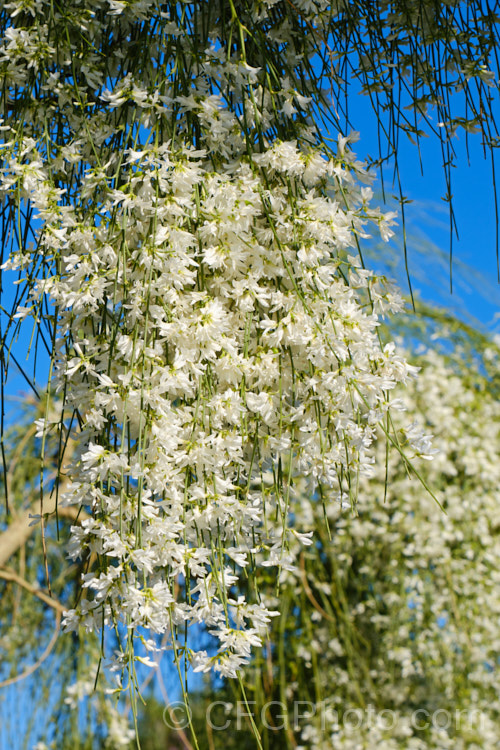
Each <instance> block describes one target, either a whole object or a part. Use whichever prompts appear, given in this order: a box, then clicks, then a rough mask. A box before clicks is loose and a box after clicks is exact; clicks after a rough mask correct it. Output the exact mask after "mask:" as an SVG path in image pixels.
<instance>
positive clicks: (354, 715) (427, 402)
mask: <svg viewBox="0 0 500 750" xmlns="http://www.w3.org/2000/svg"><path fill="white" fill-rule="evenodd" d="M400 333H401V329H400ZM403 333H404V337H403V338H404V339H405V340H406V342H407V343H409V342H411V344H412V346H413V347H416V346H417V343H418V341H419V340H420V341H421V342H422V340H423V341H424V342H426V344H425V346H424V345H422V344H421V345H420V352H419V354H418V356H416V357H415V360H414V361H416V362H418V364H419V365H420V366H421V368H422V369H421V371H420V374H419V377H418V378H417V379H416V380H415V381H412V383H411V384H410V385H409V386H407V387H406V388H405V390H404V393H402V394H401V396H402V398H403V400H404V402H405V404H406V408H407V413H406V417H408V416H409V417H411V418H413V419H415V421H416V422H420V426H421V427H423V428H424V430H425V431H426V432H427V431H428V432H429V433H432V434H434V436H435V438H434V442H435V443H437V444H439V446H440V451H439V453H438V454H436V455H435V456H434V459H433V461H430V462H427V463H426V464H425V466H424V467H423V468H422V472H423V474H424V476H425V478H426V480H427V481H428V482H429V483H430V484H431V485H432V486H433V487H434V488H436V490H437V491H438V495H439V499H440V501H441V503H442V506H443V508H442V509H440V508H439V507H438V506H437V504H436V503H435V502H434V501H433V499H432V498H431V497H429V495H428V494H427V493H426V492H425V490H423V488H422V486H421V484H419V483H418V482H416V481H415V478H412V477H411V475H410V474H409V473H407V472H405V469H404V465H403V464H402V463H401V462H400V461H397V460H395V458H394V456H393V455H391V454H389V455H388V456H387V474H386V473H385V471H384V468H383V467H384V460H385V457H384V446H383V445H382V444H381V445H380V446H379V451H380V455H379V456H378V457H377V458H378V461H375V464H374V475H373V476H372V477H371V479H370V482H369V483H368V482H367V481H366V480H362V481H361V482H360V487H359V492H358V504H357V513H356V514H354V515H353V514H352V513H351V511H350V510H349V509H344V510H342V509H341V508H339V507H338V506H337V507H330V508H328V510H327V517H328V526H329V529H330V533H329V534H328V532H327V530H326V528H325V522H324V517H323V509H322V507H321V503H320V502H319V499H318V501H317V502H316V503H315V504H314V503H312V504H311V503H310V502H308V501H304V494H305V493H307V492H308V491H309V490H308V489H307V487H305V486H304V484H301V483H300V482H297V483H296V484H295V486H294V491H293V501H292V502H291V512H292V513H293V516H294V519H295V523H296V524H297V525H298V526H300V528H302V529H307V528H308V529H309V530H311V531H313V532H314V534H313V537H314V539H315V540H316V543H315V544H314V545H311V546H309V547H307V548H306V549H302V550H299V551H298V553H297V557H296V565H295V569H294V570H288V571H285V572H283V573H282V576H281V583H280V587H279V594H277V592H276V583H275V580H274V579H273V578H272V577H270V576H268V577H267V578H266V576H265V573H264V572H263V571H261V572H260V575H261V578H262V580H261V581H260V590H261V593H262V595H263V596H267V597H269V599H268V601H269V606H276V607H277V608H279V611H280V615H279V617H277V618H276V619H274V620H273V623H272V629H271V633H270V638H269V641H268V643H267V644H266V647H265V648H264V649H263V651H261V652H260V653H259V654H257V655H256V656H255V658H254V659H253V661H252V663H251V666H250V667H249V668H247V669H246V671H245V687H246V694H247V697H248V700H249V706H250V708H249V709H248V710H249V711H250V712H251V713H252V714H253V716H254V717H255V722H256V724H257V728H258V730H259V732H260V733H261V736H262V743H263V745H264V746H265V747H269V748H273V749H274V748H276V750H277V749H278V748H288V747H289V748H294V747H301V748H311V750H313V749H314V750H319V749H321V750H326V749H328V748H332V749H333V748H335V749H337V748H348V749H349V750H354V748H361V747H363V748H364V747H366V748H374V747H375V748H379V747H380V748H395V749H396V748H405V749H408V750H426V749H429V750H430V749H431V748H432V749H433V750H434V749H435V748H460V749H462V748H464V749H465V748H468V749H472V748H475V749H477V748H483V747H491V748H494V747H497V746H498V736H499V725H500V704H499V702H498V693H499V680H500V666H499V662H498V648H499V642H498V614H499V609H500V601H499V597H498V590H499V589H498V583H499V581H498V570H499V568H500V566H499V560H500V496H499V490H498V488H499V479H500V477H499V467H498V460H497V457H498V450H499V446H500V419H499V404H498V389H499V379H498V365H499V355H500V349H499V342H498V340H496V343H495V340H493V341H492V340H488V338H487V337H483V336H481V335H480V334H477V333H475V332H474V331H472V330H471V329H470V328H467V327H466V326H464V325H463V324H461V323H458V322H457V321H454V320H453V319H452V318H450V317H449V316H446V315H443V314H441V313H439V312H437V311H433V312H430V311H428V315H422V317H421V318H420V319H419V320H418V321H417V322H416V323H415V321H412V322H411V323H410V325H409V327H408V329H406V331H403ZM497 338H498V337H497ZM429 339H430V340H431V341H432V348H429V343H430V342H429ZM398 419H399V415H398V417H395V425H394V426H395V429H396V431H397V430H398V428H399V423H398ZM485 435H487V436H488V440H485ZM264 592H266V593H264ZM246 713H247V708H246V706H245V705H244V703H243V701H242V696H241V694H238V693H234V691H233V690H232V689H231V686H230V685H229V684H228V685H226V686H221V685H220V684H219V686H218V687H217V686H214V685H213V684H212V687H211V688H210V687H208V686H207V688H206V691H205V692H204V693H200V695H199V696H198V698H197V699H196V700H194V701H193V715H194V717H195V720H196V722H197V729H198V732H199V734H200V736H201V737H203V738H204V746H207V747H208V746H210V747H214V748H216V749H218V748H223V747H224V748H227V747H233V746H234V747H247V746H248V747H253V746H254V742H255V740H254V739H253V737H252V734H251V733H250V731H249V722H248V719H247V718H245V714H246ZM147 715H148V714H147V710H146V716H147ZM178 715H179V717H181V718H185V714H183V713H182V712H179V714H178ZM162 723H163V724H164V722H162ZM170 725H171V727H172V726H173V725H172V722H170ZM223 727H224V728H225V729H224V730H222V729H221V728H223ZM162 731H163V733H164V734H163V735H162ZM156 733H157V737H161V736H165V737H167V736H168V737H169V738H170V739H169V741H170V742H171V743H172V744H173V746H178V747H184V745H183V743H182V742H181V741H180V740H179V737H178V736H176V733H175V730H174V729H173V728H171V729H170V730H167V729H166V728H165V726H163V729H162V730H161V728H159V727H158V726H157V728H156ZM165 741H166V740H165ZM156 747H160V744H155V741H154V740H153V739H150V740H149V742H148V743H147V744H146V745H145V750H149V748H151V750H152V749H153V748H156Z"/></svg>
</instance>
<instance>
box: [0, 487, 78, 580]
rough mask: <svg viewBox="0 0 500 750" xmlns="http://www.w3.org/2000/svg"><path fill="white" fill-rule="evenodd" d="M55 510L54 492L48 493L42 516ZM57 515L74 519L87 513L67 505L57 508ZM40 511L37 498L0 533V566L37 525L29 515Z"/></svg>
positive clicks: (25, 540)
mask: <svg viewBox="0 0 500 750" xmlns="http://www.w3.org/2000/svg"><path fill="white" fill-rule="evenodd" d="M55 510H56V497H55V492H54V493H53V494H52V495H48V496H47V497H46V498H45V500H44V503H43V514H44V516H52V515H53V514H54V513H55ZM57 512H58V515H59V517H61V518H69V519H72V520H76V518H77V516H78V518H79V519H80V520H83V519H84V518H87V517H88V516H87V514H86V513H84V512H83V511H81V510H80V511H79V508H76V507H67V508H61V507H59V508H58V509H57ZM39 513H40V502H39V501H38V500H37V501H36V502H34V503H33V505H32V506H31V507H30V508H28V510H26V511H24V513H22V514H20V515H19V517H18V518H17V519H16V520H15V521H14V522H13V523H11V524H10V525H9V526H7V528H6V529H5V531H2V533H1V534H0V568H1V567H4V566H5V564H6V563H7V562H8V561H9V559H10V558H11V557H12V555H13V554H15V553H16V552H17V550H18V549H19V548H20V547H22V546H23V544H25V543H26V542H27V541H28V539H29V538H30V536H31V535H32V534H33V532H34V531H35V528H36V526H37V525H38V524H37V523H36V521H35V522H34V519H33V518H32V517H31V516H36V515H39Z"/></svg>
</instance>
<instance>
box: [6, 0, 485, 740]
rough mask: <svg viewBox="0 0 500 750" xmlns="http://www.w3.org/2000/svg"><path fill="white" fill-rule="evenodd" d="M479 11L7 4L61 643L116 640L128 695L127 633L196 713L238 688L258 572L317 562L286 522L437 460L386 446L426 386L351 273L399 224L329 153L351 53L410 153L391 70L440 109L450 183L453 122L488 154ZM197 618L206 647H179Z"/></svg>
mask: <svg viewBox="0 0 500 750" xmlns="http://www.w3.org/2000/svg"><path fill="white" fill-rule="evenodd" d="M469 5H470V11H471V13H472V16H470V15H468V16H467V17H464V15H463V14H462V12H461V9H457V8H451V7H450V6H449V5H448V4H447V3H444V4H442V6H439V7H436V6H435V4H434V3H433V4H432V5H431V4H427V3H422V4H421V5H420V6H419V12H418V13H414V12H410V11H411V9H410V8H409V7H407V6H406V5H402V6H401V7H399V6H397V7H394V8H393V7H392V6H391V5H390V4H386V3H380V7H378V8H377V11H378V13H377V14H376V16H375V17H374V16H373V13H372V5H371V4H366V5H363V4H360V5H359V7H358V9H357V10H354V9H353V8H352V6H351V4H341V5H338V6H335V7H330V4H328V3H323V2H319V3H317V4H312V3H302V2H299V3H297V4H294V3H290V2H270V1H268V2H253V3H247V2H233V1H232V0H230V1H229V2H228V3H226V2H221V3H212V2H210V3H209V2H202V3H164V4H158V3H156V2H150V1H149V0H139V1H137V2H136V1H134V2H121V1H120V0H111V1H109V0H106V2H104V1H101V0H100V1H99V2H97V3H92V4H91V5H90V4H87V3H86V2H83V1H82V2H80V1H78V0H75V1H74V2H70V3H66V4H62V3H59V2H56V1H55V0H52V2H45V0H34V1H33V2H31V1H30V0H28V1H26V0H22V1H21V2H19V1H18V0H15V1H14V2H11V3H6V4H4V6H3V8H2V11H1V16H0V22H1V24H2V46H1V47H0V77H1V80H2V102H1V106H2V124H1V127H2V132H3V135H4V143H3V145H2V151H1V156H2V161H1V165H0V196H1V200H2V206H3V236H4V240H5V242H4V249H5V251H6V253H8V256H9V257H8V258H7V257H5V258H4V261H5V262H4V264H3V270H4V271H5V272H6V273H7V274H8V275H7V279H8V280H9V281H10V280H11V279H12V278H13V277H12V274H13V273H17V274H18V282H19V286H18V292H17V293H16V295H15V299H14V304H13V307H12V312H11V314H10V318H9V320H8V323H7V330H6V332H5V333H4V335H3V344H4V358H3V360H2V367H3V369H4V371H6V370H8V367H9V363H10V361H11V357H12V356H13V353H12V352H11V344H12V340H13V337H15V334H16V332H17V330H18V326H19V321H20V320H24V319H30V318H31V319H32V320H33V321H34V326H35V333H34V340H35V346H37V347H45V348H46V349H47V351H48V352H49V354H50V360H51V364H50V376H49V381H50V382H49V389H48V391H47V396H46V415H45V418H44V420H43V422H41V423H40V424H39V433H38V434H39V437H40V439H41V450H40V453H41V462H42V465H43V460H44V455H45V451H46V446H47V441H48V440H49V437H50V436H51V435H52V434H54V435H55V436H56V440H58V441H59V445H60V446H61V447H62V446H64V445H65V444H66V442H67V440H68V438H69V436H71V440H74V441H76V442H77V444H78V445H77V448H76V450H75V452H74V453H73V455H72V458H71V460H70V459H69V458H68V459H67V465H65V464H64V459H63V458H61V460H60V463H59V469H58V471H59V475H60V476H59V479H60V478H61V476H62V474H61V471H62V470H64V472H66V474H67V476H68V477H69V478H70V480H72V484H71V486H70V487H69V488H65V491H64V492H63V493H61V498H60V507H61V508H63V507H66V508H68V507H75V508H76V511H77V513H78V511H79V509H80V510H82V511H85V513H86V514H87V515H88V517H87V518H84V519H83V520H82V522H81V523H80V524H77V525H75V526H74V527H73V528H72V531H71V540H70V546H69V556H70V558H71V559H73V560H76V561H82V562H83V563H84V564H85V565H86V570H87V572H86V573H85V574H84V576H83V578H82V580H81V589H80V592H79V599H78V603H77V606H75V607H74V608H72V609H70V610H69V611H68V613H67V615H66V617H65V620H64V625H65V628H66V629H67V630H76V629H78V628H79V627H83V628H85V629H86V630H87V631H89V632H94V631H102V629H103V628H106V627H107V626H110V627H112V628H114V631H115V635H116V638H117V640H118V643H119V648H118V649H117V650H116V651H115V653H114V655H113V657H112V668H113V669H114V670H115V671H116V672H117V678H118V685H117V689H118V690H121V689H122V687H123V686H125V685H128V686H129V687H130V686H131V687H132V688H135V687H137V679H136V675H135V659H136V657H137V649H136V647H137V643H138V641H140V643H145V644H146V647H147V648H150V649H151V650H152V651H154V649H155V648H156V646H155V643H154V640H153V639H151V640H148V639H146V640H144V638H143V635H142V632H139V631H138V629H139V628H146V629H147V630H149V632H150V633H151V634H152V635H153V636H154V635H158V634H164V633H167V634H168V636H169V640H168V642H169V644H170V646H171V647H172V648H173V649H174V655H175V661H176V664H177V668H178V671H179V676H180V678H181V683H182V685H183V690H184V693H185V697H187V695H186V693H187V689H186V687H185V682H184V673H185V671H186V669H187V668H188V666H189V665H191V666H192V667H194V669H195V670H198V671H202V672H207V671H210V670H215V672H217V673H219V674H220V675H222V676H231V677H239V679H240V680H241V671H242V668H243V667H244V666H245V664H247V663H248V661H249V659H250V655H251V649H252V647H259V646H261V644H262V638H263V636H264V634H265V632H266V628H267V626H268V625H269V624H270V621H271V619H272V617H274V616H276V611H275V610H273V609H271V608H270V607H269V606H266V605H265V604H264V603H263V599H262V597H261V595H260V593H259V588H258V575H257V574H258V571H260V570H261V568H264V569H265V568H272V569H273V570H274V575H275V577H278V578H280V577H281V576H282V574H283V572H284V571H285V572H286V571H287V570H289V569H291V568H293V565H294V562H295V560H296V558H297V555H300V552H299V549H301V547H298V546H297V544H296V542H298V543H299V544H300V545H302V547H307V546H310V545H311V544H312V545H314V544H315V540H314V539H313V538H312V536H311V535H310V534H309V532H308V531H304V529H303V528H302V527H301V526H300V524H299V523H298V520H297V517H296V515H294V514H293V513H291V512H290V509H291V505H292V503H293V495H294V489H293V488H294V484H295V483H296V482H298V481H299V478H300V481H302V478H304V479H303V481H304V482H306V485H307V492H303V495H302V496H303V497H309V498H310V502H311V503H313V502H314V503H316V500H315V499H314V498H316V497H319V498H320V500H321V502H320V505H321V507H322V508H323V514H324V518H325V521H324V522H325V528H328V524H329V521H328V514H329V513H331V508H332V507H334V506H335V504H337V505H339V506H342V505H349V506H350V507H351V508H352V507H354V506H355V505H356V502H357V495H358V489H359V486H361V484H362V482H363V481H364V479H363V477H365V476H366V475H367V474H369V473H371V471H372V464H373V460H374V458H375V456H376V455H377V454H376V442H377V439H380V438H382V440H383V441H384V440H385V441H388V442H389V443H390V444H392V445H394V446H395V447H396V451H397V452H398V453H399V454H401V453H403V454H404V453H405V451H406V452H407V454H408V455H407V456H406V458H405V457H404V456H403V460H404V462H405V465H406V466H407V467H409V463H408V462H409V461H410V460H411V457H412V456H413V455H414V454H415V455H417V456H422V455H423V456H425V455H431V449H430V446H429V443H428V440H427V439H426V437H425V435H424V434H423V433H421V432H420V431H418V430H416V429H414V428H413V427H411V428H408V425H407V426H406V427H405V426H403V427H402V428H401V429H403V435H402V436H401V438H400V436H399V435H398V434H397V433H395V432H394V430H393V424H392V421H391V420H392V417H391V416H390V414H389V404H390V393H391V391H392V390H393V389H394V388H395V387H396V385H397V384H398V383H400V382H406V381H407V380H408V378H409V376H410V375H411V374H413V371H412V368H411V366H409V365H408V364H407V363H406V361H405V360H404V358H403V357H402V356H401V355H400V354H399V353H398V351H397V349H396V348H395V347H394V345H393V344H391V343H388V344H387V345H383V344H381V342H380V339H379V337H378V335H377V334H378V325H379V322H380V320H379V318H380V316H381V315H385V314H389V313H393V312H396V313H397V312H398V311H400V309H401V301H400V298H399V296H398V294H397V293H396V292H395V291H394V290H393V289H392V288H391V287H390V285H388V284H387V283H386V281H385V280H384V279H382V278H378V277H376V276H375V275H373V274H371V273H370V272H369V271H368V270H366V269H365V268H364V266H363V261H362V254H361V246H360V243H361V242H362V241H364V240H365V239H366V238H367V237H368V236H370V234H372V233H373V232H375V231H376V232H380V233H381V235H382V237H383V238H384V239H388V238H389V237H390V235H391V228H390V227H391V224H392V222H393V219H394V216H393V215H391V214H388V213H385V214H384V213H383V212H382V211H381V210H380V209H379V208H378V207H376V206H374V205H373V195H372V191H371V188H370V186H369V185H370V182H371V179H372V177H371V175H370V174H369V173H368V171H367V169H366V168H365V166H364V165H363V164H360V163H359V162H358V161H356V158H355V156H354V154H353V152H352V151H351V150H350V146H349V142H350V141H352V140H353V138H352V136H347V135H339V137H338V138H335V141H334V145H329V142H328V140H327V138H325V136H324V129H323V125H324V121H325V120H324V118H325V117H326V120H327V119H328V116H327V111H328V107H327V105H328V104H329V101H328V95H327V93H326V92H325V90H324V86H323V84H324V83H325V80H328V81H329V82H330V83H331V85H332V86H333V88H334V90H335V91H336V94H335V95H334V100H335V101H337V102H339V101H340V100H341V99H342V95H343V94H342V90H341V89H342V82H343V81H345V74H343V73H342V72H340V73H339V70H342V65H344V66H345V65H350V64H351V62H350V61H351V58H350V57H349V54H350V53H351V52H354V53H355V54H356V55H357V57H358V60H359V70H360V76H361V78H362V85H363V88H364V90H365V91H366V92H367V93H369V94H370V95H375V99H376V102H377V106H376V110H377V112H379V113H380V112H381V111H383V109H384V107H386V106H388V107H389V109H390V111H391V113H393V114H394V115H397V116H396V119H395V120H394V121H391V133H394V132H395V131H398V130H402V131H408V132H410V133H411V134H413V135H415V136H416V137H417V138H418V137H420V132H419V130H418V123H417V121H416V120H415V123H411V122H410V124H408V121H407V120H406V119H404V117H403V115H402V114H401V112H402V111H401V109H400V98H399V94H398V96H397V97H395V91H396V92H397V91H398V86H399V85H400V83H395V82H396V81H397V80H398V79H396V78H395V77H394V75H393V71H394V69H395V68H396V67H398V68H400V70H401V71H403V73H404V75H403V78H402V79H401V81H403V82H404V86H406V87H408V88H409V96H410V99H411V100H412V107H413V113H414V115H415V118H418V116H421V115H422V116H424V118H425V117H426V116H427V113H426V107H427V105H430V106H435V107H437V109H438V114H439V116H440V118H442V119H443V122H442V123H441V124H442V125H443V130H442V138H443V140H442V143H443V147H444V148H445V150H447V156H448V158H447V159H445V165H446V167H447V168H449V166H450V165H451V162H452V159H451V158H450V152H449V148H450V146H449V137H450V136H451V135H452V134H454V132H455V131H456V129H457V127H459V126H464V127H465V128H466V129H468V130H470V129H474V128H475V127H479V128H480V129H481V130H482V132H483V135H484V137H485V140H486V143H487V145H488V146H489V147H491V148H493V147H494V146H495V144H496V140H495V137H496V136H495V132H496V131H495V129H494V127H495V126H494V118H493V116H492V113H491V109H490V108H488V107H483V106H480V105H481V103H482V102H485V103H486V102H488V103H489V101H490V99H489V95H487V94H486V87H487V86H488V85H489V84H490V83H491V82H492V81H491V79H492V75H493V74H492V71H491V70H490V67H491V65H490V58H492V59H493V58H494V52H495V46H496V26H495V17H494V15H493V14H492V13H491V12H490V11H489V10H488V12H483V10H484V9H483V7H482V6H481V5H479V4H476V3H471V4H469ZM359 29H362V30H363V29H366V32H367V40H368V41H367V42H365V41H363V37H361V36H359V33H358V30H359ZM339 40H343V43H342V42H341V41H339ZM351 40H352V41H351ZM337 42H339V43H338V44H337ZM332 43H334V45H335V47H334V48H335V49H336V52H335V53H333V52H332ZM352 43H353V46H351V44H352ZM421 43H423V47H422V49H423V50H424V51H423V53H422V52H420V49H421ZM374 48H375V50H377V52H376V53H374V51H373V50H374ZM436 55H441V57H439V59H440V65H439V66H436V64H435V60H436V57H435V56H436ZM337 64H339V65H340V69H339V68H338V67H336V65H337ZM441 71H446V73H445V75H444V77H443V76H442V75H441ZM456 88H462V89H463V90H464V96H465V99H466V107H465V109H466V117H465V118H463V117H458V118H457V117H455V116H454V114H453V113H452V111H451V109H450V106H449V104H450V99H449V96H448V94H449V93H450V91H451V90H454V89H456ZM381 92H382V93H383V97H382V99H383V104H382V107H381V108H380V106H379V101H380V99H379V94H380V93H381ZM443 94H444V97H443ZM459 101H460V97H459ZM427 122H428V123H429V121H427ZM341 126H342V123H340V122H339V123H338V124H337V125H336V128H337V129H338V128H340V127H341ZM381 127H382V129H383V122H382V125H381ZM391 138H392V136H391V137H389V138H388V144H389V150H391V148H396V147H397V140H395V139H393V138H392V139H391ZM9 274H10V275H9ZM55 395H56V396H57V397H58V398H61V400H62V403H63V407H62V411H61V416H60V417H59V418H58V419H56V420H54V419H52V417H51V402H52V401H53V399H54V396H55ZM397 408H398V406H397V403H393V404H392V409H393V410H395V411H397ZM407 428H408V429H407ZM398 429H399V428H398ZM384 436H385V438H384ZM403 444H406V448H404V449H403V448H402V445H403ZM59 455H61V456H62V451H60V452H59ZM411 470H412V471H415V470H414V469H411ZM44 479H45V478H44V472H43V469H42V470H41V473H40V496H41V497H42V498H43V497H44V490H45V489H46V488H44ZM56 492H58V490H57V488H56ZM314 507H316V506H314ZM312 508H313V506H311V513H314V510H313V509H312ZM42 510H43V508H42ZM276 521H278V523H277V522H276ZM44 525H45V520H44V519H43V513H42V533H43V531H44ZM246 577H249V578H250V579H251V580H252V581H253V582H254V585H253V588H251V589H249V590H248V591H247V592H246V598H245V597H243V599H240V598H238V599H237V600H235V599H234V598H233V590H234V587H235V586H236V585H237V584H238V582H239V581H241V580H242V579H246ZM200 624H202V625H204V626H205V628H206V629H207V631H208V632H209V634H210V635H211V636H212V637H213V648H212V649H211V650H210V649H209V650H208V651H207V650H203V649H202V650H196V649H195V648H193V646H192V644H191V641H190V639H189V632H190V629H191V628H192V627H195V628H196V627H198V626H199V625H200ZM254 729H255V727H254Z"/></svg>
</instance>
